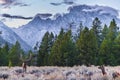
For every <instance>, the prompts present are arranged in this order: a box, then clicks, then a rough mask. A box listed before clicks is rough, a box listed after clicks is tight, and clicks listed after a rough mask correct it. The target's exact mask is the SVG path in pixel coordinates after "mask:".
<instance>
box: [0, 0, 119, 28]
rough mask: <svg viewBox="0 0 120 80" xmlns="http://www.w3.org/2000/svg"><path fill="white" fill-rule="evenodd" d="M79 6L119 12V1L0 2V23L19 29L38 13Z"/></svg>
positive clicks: (5, 0) (49, 0)
mask: <svg viewBox="0 0 120 80" xmlns="http://www.w3.org/2000/svg"><path fill="white" fill-rule="evenodd" d="M79 4H87V5H100V6H109V7H113V8H115V9H117V10H118V11H119V10H120V0H0V21H2V22H4V23H5V24H6V25H7V26H9V27H19V26H21V25H24V24H27V23H28V22H29V21H30V20H32V19H28V18H31V17H34V16H35V15H36V14H38V13H52V14H56V13H66V12H67V8H68V7H69V6H72V5H79ZM3 14H4V17H3ZM6 14H7V15H6ZM18 16H19V17H18ZM10 17H12V18H10ZM16 17H17V18H16Z"/></svg>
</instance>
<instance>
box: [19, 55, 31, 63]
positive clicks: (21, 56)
mask: <svg viewBox="0 0 120 80" xmlns="http://www.w3.org/2000/svg"><path fill="white" fill-rule="evenodd" d="M31 59H32V54H30V56H29V58H28V59H23V55H22V54H20V60H21V61H22V62H29V61H30V60H31Z"/></svg>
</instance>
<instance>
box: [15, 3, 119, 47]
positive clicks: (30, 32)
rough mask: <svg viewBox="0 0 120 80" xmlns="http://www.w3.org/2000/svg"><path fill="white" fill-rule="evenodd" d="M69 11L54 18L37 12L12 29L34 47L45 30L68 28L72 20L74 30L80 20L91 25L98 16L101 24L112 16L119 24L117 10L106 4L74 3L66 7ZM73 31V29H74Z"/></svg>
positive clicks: (55, 32)
mask: <svg viewBox="0 0 120 80" xmlns="http://www.w3.org/2000/svg"><path fill="white" fill-rule="evenodd" d="M68 11H69V13H64V14H59V13H58V14H56V15H54V19H51V18H50V17H51V16H52V15H51V14H49V13H48V14H37V15H35V17H34V18H33V20H31V21H30V22H29V23H28V24H26V25H24V26H21V27H20V28H17V29H14V31H15V32H16V33H17V34H18V35H19V36H20V37H21V38H22V39H23V40H24V41H25V42H26V43H28V44H29V45H30V46H31V47H34V45H35V44H36V42H38V41H39V42H40V41H41V40H42V37H43V35H44V33H45V32H46V31H49V32H53V33H54V34H58V33H59V31H60V29H61V27H62V28H64V29H68V28H69V23H71V22H74V24H75V25H76V26H74V27H72V29H74V30H76V29H77V27H78V26H79V24H80V22H82V23H83V25H84V26H87V27H91V25H92V21H93V19H94V18H95V17H98V18H99V19H100V20H101V22H102V25H104V24H107V25H109V23H110V21H111V20H112V19H113V18H114V19H115V20H116V22H117V23H118V26H119V25H120V19H119V18H118V11H117V10H116V9H113V8H111V7H107V6H98V5H95V6H89V5H75V6H71V7H69V8H68ZM74 32H75V31H74Z"/></svg>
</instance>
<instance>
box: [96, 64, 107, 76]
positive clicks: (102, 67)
mask: <svg viewBox="0 0 120 80" xmlns="http://www.w3.org/2000/svg"><path fill="white" fill-rule="evenodd" d="M98 69H101V71H102V74H103V75H106V74H107V73H106V72H105V67H104V66H103V65H101V66H99V67H98Z"/></svg>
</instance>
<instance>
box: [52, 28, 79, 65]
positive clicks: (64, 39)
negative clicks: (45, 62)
mask: <svg viewBox="0 0 120 80" xmlns="http://www.w3.org/2000/svg"><path fill="white" fill-rule="evenodd" d="M76 56H77V55H76V49H75V44H74V43H73V40H72V33H71V30H68V31H67V32H64V31H63V29H61V32H60V34H59V36H58V37H57V40H56V41H55V43H54V45H53V47H52V50H51V54H50V63H51V65H58V66H73V65H75V62H76Z"/></svg>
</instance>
